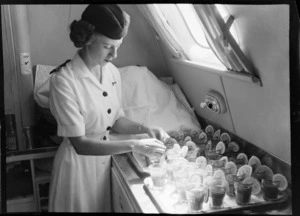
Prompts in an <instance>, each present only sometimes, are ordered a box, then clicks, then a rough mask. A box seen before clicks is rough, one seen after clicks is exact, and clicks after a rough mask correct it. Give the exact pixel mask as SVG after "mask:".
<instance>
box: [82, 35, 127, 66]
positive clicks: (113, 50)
mask: <svg viewBox="0 0 300 216" xmlns="http://www.w3.org/2000/svg"><path fill="white" fill-rule="evenodd" d="M122 41H123V38H121V39H119V40H113V39H110V38H108V37H106V36H104V35H101V34H97V35H94V36H93V38H92V40H91V43H90V44H89V45H88V46H87V49H88V52H89V55H90V57H91V58H92V60H93V62H94V63H96V64H99V65H101V66H104V65H106V64H107V63H108V62H110V61H112V60H113V59H115V58H117V50H118V48H119V46H120V45H121V44H122Z"/></svg>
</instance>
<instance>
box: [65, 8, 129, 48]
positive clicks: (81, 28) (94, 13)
mask: <svg viewBox="0 0 300 216" xmlns="http://www.w3.org/2000/svg"><path fill="white" fill-rule="evenodd" d="M129 24H130V16H129V15H128V14H127V13H126V12H124V11H123V10H122V9H121V8H120V7H119V6H118V5H116V4H102V5H88V6H87V7H86V9H85V10H84V11H83V13H82V15H81V19H80V20H79V21H76V20H75V21H73V22H72V23H71V25H70V38H71V40H72V41H73V43H74V45H75V46H76V47H83V46H84V45H85V44H86V43H87V42H88V40H89V39H90V38H91V36H92V35H93V33H98V34H103V35H104V36H106V37H108V38H111V39H113V40H118V39H121V38H122V37H124V36H125V35H126V34H127V31H128V26H129Z"/></svg>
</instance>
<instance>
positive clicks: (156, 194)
mask: <svg viewBox="0 0 300 216" xmlns="http://www.w3.org/2000/svg"><path fill="white" fill-rule="evenodd" d="M143 188H144V190H145V192H146V193H147V195H148V196H149V198H150V199H151V201H152V202H153V204H154V205H155V207H156V209H157V210H158V212H159V213H168V214H186V213H190V212H189V210H188V205H187V204H183V205H180V206H178V205H177V200H178V194H177V192H176V188H175V185H174V184H173V183H170V182H169V183H166V185H165V187H164V188H163V189H161V190H159V189H155V188H153V183H152V180H151V178H150V177H147V178H145V179H144V186H143ZM210 199H211V198H210V197H209V199H208V202H207V203H203V206H202V211H201V212H199V213H203V214H204V213H205V214H208V213H225V212H228V211H242V210H246V209H254V208H259V207H262V206H265V207H266V206H272V205H274V206H275V207H276V205H277V204H279V203H283V202H285V201H287V199H288V195H287V193H286V192H280V194H279V196H278V199H276V200H272V201H265V200H264V199H263V197H262V194H261V193H260V194H258V195H251V198H250V202H249V203H248V204H246V205H242V206H240V205H238V204H236V202H235V198H234V197H230V196H228V195H227V194H226V195H225V197H224V200H223V205H222V207H221V208H218V209H214V208H213V207H212V206H210V203H211V200H210ZM199 213H198V214H199Z"/></svg>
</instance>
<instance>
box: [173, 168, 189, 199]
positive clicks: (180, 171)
mask: <svg viewBox="0 0 300 216" xmlns="http://www.w3.org/2000/svg"><path fill="white" fill-rule="evenodd" d="M173 176H174V180H175V185H176V189H177V192H178V195H179V196H178V201H179V202H184V201H186V195H185V189H186V185H187V182H188V177H189V172H188V170H187V169H185V168H184V167H176V168H175V169H174V170H173Z"/></svg>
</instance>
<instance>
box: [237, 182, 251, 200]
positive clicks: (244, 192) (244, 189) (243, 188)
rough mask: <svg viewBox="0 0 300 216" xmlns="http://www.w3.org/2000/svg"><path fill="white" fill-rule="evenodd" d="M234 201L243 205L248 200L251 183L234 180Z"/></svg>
mask: <svg viewBox="0 0 300 216" xmlns="http://www.w3.org/2000/svg"><path fill="white" fill-rule="evenodd" d="M234 186H235V201H236V203H237V204H238V205H245V204H247V203H249V202H250V198H251V193H252V183H243V182H235V183H234Z"/></svg>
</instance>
